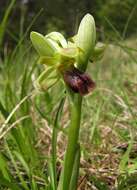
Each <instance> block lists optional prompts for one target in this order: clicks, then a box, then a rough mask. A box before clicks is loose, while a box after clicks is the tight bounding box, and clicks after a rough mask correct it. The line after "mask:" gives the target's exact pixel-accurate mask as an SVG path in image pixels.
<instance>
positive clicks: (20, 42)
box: [0, 0, 137, 190]
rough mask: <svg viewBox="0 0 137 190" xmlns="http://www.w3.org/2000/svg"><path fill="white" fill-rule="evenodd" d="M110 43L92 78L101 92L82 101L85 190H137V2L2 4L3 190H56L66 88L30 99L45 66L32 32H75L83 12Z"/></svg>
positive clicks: (0, 110)
mask: <svg viewBox="0 0 137 190" xmlns="http://www.w3.org/2000/svg"><path fill="white" fill-rule="evenodd" d="M87 12H89V13H91V14H93V16H94V17H95V20H96V25H97V35H98V39H99V40H100V41H102V42H104V43H107V44H108V45H107V48H106V51H105V55H104V57H103V59H102V60H101V61H97V62H96V63H93V64H91V65H90V66H89V68H88V73H89V74H90V75H92V78H93V79H94V80H95V81H96V84H97V87H96V90H95V91H94V92H93V94H92V95H90V96H87V97H86V98H85V100H84V102H83V108H84V112H83V119H82V126H81V134H80V138H81V142H80V143H81V147H82V158H81V170H80V177H79V183H78V188H79V190H82V189H83V190H88V189H89V190H92V189H93V190H94V189H97V190H107V189H111V190H112V189H113V190H114V189H116V190H126V189H127V190H137V137H136V135H137V119H136V118H137V104H136V102H137V74H136V73H137V22H136V18H137V1H136V0H124V1H120V0H96V1H95V0H86V1H85V0H79V1H78V0H47V1H45V0H41V1H36V0H35V1H34V0H22V1H21V0H10V1H8V0H7V1H4V0H0V53H1V56H0V125H1V127H0V189H1V190H7V189H10V190H14V189H15V190H16V189H17V190H19V189H21V190H22V189H23V190H24V189H25V190H29V189H32V190H39V189H40V190H45V189H46V190H51V189H52V187H51V184H52V171H51V169H50V163H51V157H50V155H51V154H50V153H51V141H52V139H51V135H52V129H53V128H55V127H56V128H58V153H57V155H58V165H57V171H58V174H59V173H60V167H61V163H62V159H63V155H64V149H65V144H66V141H67V140H66V137H65V134H66V133H67V129H68V126H69V112H68V107H67V100H65V99H64V91H62V85H61V84H59V86H57V87H55V88H53V89H52V91H48V92H45V93H41V94H39V95H37V96H34V95H33V96H32V94H31V93H33V92H32V90H33V81H34V80H35V78H36V77H37V76H38V75H39V73H40V72H41V70H42V68H41V66H39V65H38V64H37V56H36V55H35V52H34V51H33V50H32V48H31V43H30V40H29V33H30V31H31V30H36V31H39V32H41V33H43V34H46V33H48V32H49V31H53V30H56V31H60V32H62V33H63V34H64V35H65V36H72V35H74V34H75V32H76V30H77V27H78V24H79V21H80V19H81V17H82V16H83V15H84V14H85V13H87Z"/></svg>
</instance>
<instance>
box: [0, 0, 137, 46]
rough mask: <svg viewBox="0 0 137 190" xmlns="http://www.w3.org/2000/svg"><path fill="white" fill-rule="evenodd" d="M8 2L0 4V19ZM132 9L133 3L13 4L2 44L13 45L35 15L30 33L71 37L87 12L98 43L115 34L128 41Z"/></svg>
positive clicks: (19, 0)
mask: <svg viewBox="0 0 137 190" xmlns="http://www.w3.org/2000/svg"><path fill="white" fill-rule="evenodd" d="M10 2H11V0H6V1H5V0H0V19H2V17H3V15H4V12H5V10H6V9H7V6H8V5H9V3H10ZM136 8H137V0H123V1H121V0H39V1H38V0H16V1H15V4H14V7H13V8H12V13H11V14H10V18H9V20H8V27H7V28H6V35H5V41H6V42H8V43H12V44H14V43H15V41H16V40H17V39H19V38H20V34H21V33H23V32H24V31H26V29H27V28H28V26H29V25H30V23H31V22H32V20H33V19H34V17H36V15H37V14H38V13H40V15H39V16H38V18H37V19H36V21H35V22H34V24H33V26H32V27H31V30H36V31H39V32H41V33H48V32H50V31H53V30H57V31H61V32H62V33H64V34H66V35H67V36H68V35H69V36H71V35H73V34H74V33H75V32H76V30H77V27H78V23H79V21H80V20H81V18H82V17H83V15H84V14H86V13H87V12H89V13H91V14H92V15H93V16H94V17H95V21H96V26H97V31H98V37H99V39H101V40H104V39H108V38H109V39H110V40H112V39H113V38H114V36H115V34H116V31H117V33H120V35H121V36H123V37H124V38H125V37H126V38H127V37H131V36H132V35H135V34H136V33H137V20H136V19H135V18H137V9H136ZM9 36H10V37H9ZM11 36H12V38H11ZM9 39H10V42H9Z"/></svg>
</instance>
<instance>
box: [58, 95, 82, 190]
mask: <svg viewBox="0 0 137 190" xmlns="http://www.w3.org/2000/svg"><path fill="white" fill-rule="evenodd" d="M81 105H82V97H81V96H80V95H77V94H76V95H74V96H73V97H72V99H71V100H70V114H71V123H70V128H69V134H68V145H67V150H66V155H65V161H64V171H63V182H62V188H61V189H60V190H69V185H70V180H71V175H72V170H73V165H74V160H75V154H76V149H77V145H78V138H79V129H80V119H81Z"/></svg>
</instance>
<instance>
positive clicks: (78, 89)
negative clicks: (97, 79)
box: [63, 67, 95, 96]
mask: <svg viewBox="0 0 137 190" xmlns="http://www.w3.org/2000/svg"><path fill="white" fill-rule="evenodd" d="M63 77H64V81H65V83H66V84H67V85H68V86H69V87H70V88H71V89H72V90H73V91H74V92H75V93H80V94H81V95H82V96H84V95H86V94H88V93H90V92H91V91H92V90H93V89H94V88H95V83H94V81H93V80H92V79H91V78H90V77H89V76H88V75H87V74H86V73H85V72H82V71H80V70H78V69H77V68H75V67H73V68H71V69H70V70H67V71H65V72H64V73H63Z"/></svg>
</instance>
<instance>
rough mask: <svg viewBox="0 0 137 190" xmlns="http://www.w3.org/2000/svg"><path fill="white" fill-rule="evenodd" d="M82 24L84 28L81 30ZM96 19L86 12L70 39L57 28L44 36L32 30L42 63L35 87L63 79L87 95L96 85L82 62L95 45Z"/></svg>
mask: <svg viewBox="0 0 137 190" xmlns="http://www.w3.org/2000/svg"><path fill="white" fill-rule="evenodd" d="M84 28H87V29H86V31H87V32H86V33H85V30H83V29H84ZM95 36H96V32H95V23H94V19H93V17H92V16H91V15H89V14H87V15H86V16H85V17H84V18H83V20H82V21H81V24H80V27H79V30H78V33H77V34H76V36H75V38H72V39H73V41H67V40H66V39H65V38H64V36H63V35H62V34H61V33H59V32H51V33H49V34H48V35H46V36H43V35H42V34H40V33H37V32H31V35H30V38H31V41H32V44H33V46H34V48H35V49H36V51H37V52H38V54H39V56H40V58H39V63H40V64H43V65H44V66H45V68H44V71H43V72H42V73H41V75H40V76H39V77H38V79H37V80H36V82H35V86H36V88H39V89H42V90H47V89H49V88H50V87H52V86H53V85H54V84H56V83H57V82H58V81H59V80H62V81H63V82H64V83H65V84H66V85H67V86H68V87H69V88H70V89H71V90H72V91H73V92H75V93H80V94H81V95H86V94H88V93H89V92H91V91H92V89H93V88H94V87H95V83H94V82H93V80H92V79H91V78H90V77H89V75H87V74H86V73H85V68H84V67H85V66H84V63H85V62H87V61H88V59H90V57H91V54H92V52H94V51H93V50H94V47H95Z"/></svg>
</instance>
